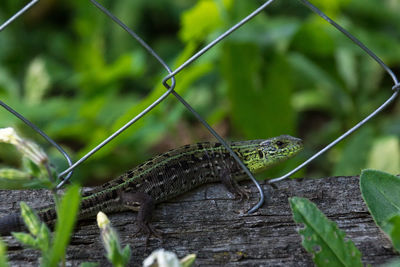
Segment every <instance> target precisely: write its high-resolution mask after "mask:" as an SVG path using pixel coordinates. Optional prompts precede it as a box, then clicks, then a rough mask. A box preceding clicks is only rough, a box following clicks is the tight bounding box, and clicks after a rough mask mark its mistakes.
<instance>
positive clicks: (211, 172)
mask: <svg viewBox="0 0 400 267" xmlns="http://www.w3.org/2000/svg"><path fill="white" fill-rule="evenodd" d="M230 145H231V148H232V149H233V151H234V152H235V153H237V155H238V156H239V157H240V159H241V160H242V161H243V162H244V163H245V165H246V166H247V167H248V168H249V170H250V171H251V172H252V173H258V172H260V171H262V170H265V169H266V168H268V167H270V166H271V165H274V164H276V163H278V162H280V161H283V160H286V159H288V158H290V157H292V156H294V155H296V154H297V153H298V152H299V151H300V150H301V149H302V148H303V144H302V141H301V140H300V139H298V138H294V137H291V136H289V135H281V136H278V137H274V138H270V139H265V140H250V141H237V142H232V143H230ZM246 178H247V176H246V174H245V173H244V171H243V170H242V168H240V166H239V164H238V163H237V162H236V161H235V159H234V158H233V157H232V156H231V155H230V153H229V152H228V151H227V150H226V149H225V147H224V146H222V145H221V144H220V143H212V142H204V143H197V144H193V145H186V146H183V147H181V148H178V149H174V150H170V151H168V152H165V153H163V154H161V155H158V156H156V157H154V158H152V159H150V160H148V161H146V162H145V163H143V164H141V165H139V166H137V167H136V168H134V169H132V170H130V171H128V172H126V173H125V174H123V175H121V176H119V177H118V178H116V179H114V180H111V181H110V182H107V183H105V184H103V185H102V186H100V187H98V188H96V189H94V190H92V191H89V192H86V193H84V194H83V199H82V203H81V207H80V212H79V217H78V219H85V218H90V217H94V216H95V215H96V214H97V213H98V212H99V211H103V212H106V213H107V212H119V211H124V210H134V211H138V216H137V225H138V228H139V231H143V232H145V233H146V234H147V236H149V235H150V234H153V235H156V236H157V235H158V234H157V232H156V231H155V230H154V229H153V227H151V224H150V220H151V215H152V211H153V209H154V205H155V204H157V203H160V202H163V201H165V200H168V199H171V198H173V197H175V196H178V195H180V194H182V193H184V192H187V191H190V190H192V189H193V188H195V187H197V186H199V185H202V184H205V183H211V182H218V181H222V183H223V184H224V185H225V186H226V187H227V189H228V190H229V191H230V192H232V193H234V194H235V195H236V196H239V197H240V198H242V197H243V196H246V197H247V192H246V191H245V190H243V189H242V188H241V187H240V186H239V185H238V183H237V182H238V181H241V180H243V179H246ZM38 215H39V217H40V218H41V220H42V221H44V222H45V223H47V224H48V225H53V224H54V223H55V220H56V211H55V209H54V207H53V206H48V207H45V208H43V209H41V210H40V211H39V212H38ZM23 229H24V224H23V222H22V219H21V217H20V215H19V214H17V213H15V214H10V215H7V216H5V217H3V218H1V219H0V234H1V235H9V234H10V232H11V231H20V230H23Z"/></svg>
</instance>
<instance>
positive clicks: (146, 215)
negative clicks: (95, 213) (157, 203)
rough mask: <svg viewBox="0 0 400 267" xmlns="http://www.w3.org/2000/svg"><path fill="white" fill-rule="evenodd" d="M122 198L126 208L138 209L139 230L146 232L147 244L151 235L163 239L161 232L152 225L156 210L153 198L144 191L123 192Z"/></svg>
mask: <svg viewBox="0 0 400 267" xmlns="http://www.w3.org/2000/svg"><path fill="white" fill-rule="evenodd" d="M120 198H121V202H122V205H124V206H125V207H126V208H128V209H130V210H133V211H137V212H138V216H137V226H138V231H137V233H139V232H143V233H145V234H146V244H147V240H148V238H149V237H150V235H153V236H155V237H157V238H160V239H161V234H160V233H159V232H158V231H156V230H155V229H154V227H153V226H151V224H150V222H151V218H152V215H153V210H154V200H153V198H152V197H151V196H150V195H148V194H146V193H143V192H121V193H120Z"/></svg>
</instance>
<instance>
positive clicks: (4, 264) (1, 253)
mask: <svg viewBox="0 0 400 267" xmlns="http://www.w3.org/2000/svg"><path fill="white" fill-rule="evenodd" d="M0 266H1V267H8V266H9V265H8V260H7V247H6V245H5V244H4V242H3V240H1V239H0Z"/></svg>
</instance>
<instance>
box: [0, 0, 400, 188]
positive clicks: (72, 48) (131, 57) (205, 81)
mask: <svg viewBox="0 0 400 267" xmlns="http://www.w3.org/2000/svg"><path fill="white" fill-rule="evenodd" d="M312 2H313V3H314V4H315V5H317V6H318V7H319V8H321V9H322V10H323V11H324V12H326V13H327V14H328V15H329V16H331V17H332V18H333V19H334V20H336V21H337V22H338V23H340V24H341V25H342V26H344V27H345V28H346V29H348V30H349V31H350V32H351V33H353V34H354V35H355V36H356V37H358V38H359V39H360V40H361V41H363V42H364V43H365V44H366V45H367V46H368V47H369V48H370V49H371V50H372V51H374V52H375V53H376V54H377V55H378V56H380V57H381V58H382V59H383V61H384V62H385V63H387V64H388V65H389V66H390V67H391V68H393V69H394V71H395V72H396V71H397V73H399V70H400V18H399V16H398V11H399V10H400V2H399V1H396V0H340V1H338V0H324V1H322V0H318V1H312ZM25 3H26V1H21V0H4V1H2V3H1V4H0V21H5V20H6V19H7V18H9V17H10V16H11V15H12V14H14V13H15V12H16V11H17V10H19V9H20V8H21V7H22V6H23V5H24V4H25ZM101 3H102V4H104V5H105V6H106V7H108V8H110V10H111V11H112V12H113V13H114V14H115V15H116V16H117V17H119V18H120V19H121V20H122V21H123V22H124V23H126V24H127V25H129V26H130V27H131V28H133V29H134V30H135V31H137V32H138V34H139V35H140V36H141V37H142V38H143V39H144V40H145V41H146V42H148V43H149V44H150V45H151V46H152V47H153V48H154V49H155V50H156V51H157V52H158V53H159V54H160V55H161V57H163V58H164V59H165V60H166V61H167V62H168V64H170V66H171V67H172V68H175V67H177V66H178V65H180V64H181V63H182V62H183V61H184V60H186V59H187V58H189V57H190V56H191V55H192V54H194V53H195V52H196V51H197V50H198V49H200V48H201V47H203V46H204V45H205V44H207V43H208V42H210V41H211V40H213V39H214V38H215V37H217V36H218V35H219V34H220V33H222V32H223V31H225V30H226V29H228V28H229V27H231V26H232V25H233V24H234V23H236V22H237V21H239V20H240V19H241V18H243V17H244V16H246V15H247V14H249V13H250V12H251V11H252V10H254V9H255V8H256V7H257V6H258V5H260V4H261V3H262V1H255V0H254V1H240V0H237V1H235V0H219V1H218V0H215V1H213V0H200V1H188V0H186V1H182V0H175V1H164V0H159V1H145V0H136V1H102V2H101ZM165 75H166V72H165V71H164V70H163V69H162V67H161V66H160V65H159V64H158V63H157V62H156V61H155V60H154V59H153V58H152V57H151V56H149V55H148V54H146V52H145V51H144V50H143V49H142V47H140V46H139V45H138V44H137V43H136V42H135V41H134V40H133V39H132V38H131V37H130V36H129V35H128V34H126V33H125V32H124V31H123V30H122V29H120V28H119V27H118V26H117V25H116V24H115V23H113V22H111V21H110V20H109V19H108V18H107V17H105V16H104V15H103V14H102V13H101V12H100V11H99V10H97V9H96V8H95V7H94V6H93V5H91V4H90V3H89V2H88V1H61V0H60V1H55V0H41V1H40V2H39V3H38V4H37V5H36V6H35V7H34V8H33V9H32V10H30V11H28V12H27V13H26V14H25V15H23V16H22V17H21V18H20V19H18V20H17V21H16V22H14V23H13V24H12V25H11V26H9V27H8V28H7V29H6V30H5V31H3V32H1V33H0V98H1V99H2V100H4V101H5V102H6V103H8V104H9V105H11V106H12V107H14V108H15V109H16V110H18V111H20V112H21V113H22V114H24V115H25V116H27V117H28V118H29V119H30V120H31V121H32V122H34V123H35V124H37V125H38V126H39V127H40V128H41V129H42V130H43V131H45V132H46V133H47V134H48V135H49V136H51V137H52V138H54V139H55V140H56V141H57V142H59V143H60V144H62V146H63V147H64V149H66V150H67V151H68V152H69V153H70V154H71V155H72V156H73V158H74V159H75V160H77V159H78V158H79V157H81V156H83V155H84V154H85V153H86V152H88V151H89V150H90V149H91V148H93V147H94V146H95V145H97V144H98V143H100V142H101V141H102V140H103V139H104V138H106V137H107V136H109V135H110V134H111V133H112V132H114V131H115V130H116V129H118V128H120V127H121V126H122V125H123V124H125V123H126V122H127V121H128V120H129V119H130V118H132V117H133V116H135V115H137V114H138V113H139V112H140V111H141V110H142V109H143V108H145V107H146V106H148V105H149V104H150V103H151V102H152V101H153V100H155V99H156V98H157V97H159V96H160V95H161V94H162V93H163V92H164V90H165V89H164V88H163V87H162V86H161V85H160V84H161V80H162V78H163V77H164V76H165ZM391 87H392V81H391V80H390V78H389V77H388V76H387V75H385V73H384V71H383V69H381V68H380V67H379V66H378V64H376V63H375V62H374V61H372V60H371V59H370V58H369V57H368V56H367V55H365V53H363V52H362V51H361V50H360V49H359V48H358V47H356V46H355V45H354V44H353V43H351V41H349V40H348V39H347V38H346V37H345V36H343V35H342V34H340V33H339V32H338V31H336V30H335V29H334V28H333V27H332V26H330V25H329V24H328V23H326V22H324V21H323V20H322V19H320V18H319V17H318V16H317V15H316V14H314V13H312V12H311V11H309V10H308V9H307V8H306V7H304V6H303V5H302V4H301V3H300V2H299V1H275V2H274V3H273V4H272V5H271V6H270V7H269V8H267V10H266V11H265V12H263V13H262V14H260V15H259V16H257V17H256V18H255V19H254V20H252V21H251V22H249V23H247V24H246V25H245V26H244V27H242V28H241V29H240V30H239V31H237V32H235V33H234V34H233V35H231V36H230V37H228V39H226V40H225V41H224V42H223V43H221V44H219V45H217V46H216V47H214V48H213V49H212V50H211V51H209V52H208V53H206V54H205V55H204V56H203V57H201V58H200V59H199V60H197V61H196V62H195V63H194V64H192V65H191V66H190V67H189V68H187V69H185V70H184V71H182V72H181V73H180V74H179V75H178V76H177V88H176V90H177V91H178V92H179V93H180V94H182V95H183V96H184V97H185V99H186V100H187V101H188V102H189V103H190V104H192V105H193V106H194V107H195V108H196V109H197V110H198V111H199V113H200V114H201V115H203V116H204V117H205V118H206V120H207V121H208V122H209V123H210V124H211V125H213V126H214V127H215V128H216V129H217V131H218V132H219V133H220V134H221V135H223V136H224V137H226V138H227V139H229V140H235V139H250V138H265V137H270V136H275V135H280V134H291V135H294V136H298V137H301V138H303V139H304V140H305V144H306V149H305V151H304V152H303V153H302V155H300V156H299V157H297V158H296V159H294V160H292V161H290V162H289V163H288V164H287V165H286V166H285V170H288V169H290V168H292V167H294V166H295V165H296V164H298V163H299V162H301V161H302V160H304V159H305V158H307V157H308V156H311V155H312V154H313V153H315V152H316V151H317V150H318V149H319V148H322V147H323V146H324V145H325V144H327V143H328V142H330V141H332V140H333V139H334V138H336V137H337V136H339V135H340V134H341V133H342V132H344V131H345V130H346V129H348V128H349V127H351V126H353V125H354V124H355V123H357V122H358V121H359V120H361V119H362V118H363V117H365V116H366V115H367V114H368V113H370V112H371V111H372V110H373V109H374V108H376V107H377V106H378V105H380V104H381V103H383V101H384V100H385V99H386V98H387V97H389V95H390V94H391V93H392V92H391V90H390V88H391ZM399 108H400V107H399V104H398V103H394V104H393V105H391V107H390V108H389V109H388V110H385V112H384V113H383V114H381V115H379V117H378V118H377V119H374V120H373V121H371V122H370V123H369V124H368V125H367V126H366V127H363V128H362V129H361V130H360V131H358V132H357V133H356V134H354V135H353V136H351V138H348V139H347V140H345V141H344V142H342V143H341V144H340V145H339V146H337V147H335V148H334V149H332V150H331V151H329V153H327V154H326V155H324V156H323V157H321V158H320V159H319V160H317V161H315V162H314V163H313V164H312V165H311V166H310V167H309V168H308V169H307V170H305V171H303V173H300V174H298V176H308V177H321V176H326V175H355V174H359V173H360V170H361V169H362V168H365V167H373V168H378V169H382V170H386V171H388V172H391V173H399V171H400V154H399V141H398V136H399V135H400V126H399V125H400V123H399V122H400V121H399V116H397V115H398V111H399ZM8 126H13V127H16V128H17V129H18V130H19V131H20V132H22V134H23V135H24V136H29V137H30V138H31V139H34V140H35V141H38V142H40V143H41V144H42V145H45V147H47V148H48V149H47V152H48V154H49V155H50V157H51V159H52V162H53V164H54V165H56V166H58V168H59V170H60V171H62V170H63V168H64V167H66V164H65V162H64V160H63V158H61V156H60V155H59V154H58V152H57V151H56V150H55V149H54V148H52V147H50V146H48V145H47V144H46V143H45V141H43V140H42V139H41V138H40V137H39V136H38V135H37V134H35V133H34V132H33V131H32V130H30V129H28V128H27V127H26V126H25V125H23V124H22V123H21V122H19V121H18V120H17V119H16V118H14V116H12V115H10V114H9V113H8V112H6V111H1V110H0V127H8ZM201 140H213V138H212V137H211V135H210V134H209V133H208V132H207V131H206V130H205V129H204V128H203V127H202V126H201V125H200V124H199V123H198V122H197V121H196V120H195V119H194V118H193V116H192V115H191V114H190V113H189V112H188V111H186V110H185V109H184V107H183V106H182V105H181V104H179V103H178V101H177V100H175V99H174V98H173V97H172V96H170V97H169V98H168V99H167V100H166V101H164V102H163V103H162V104H161V105H159V106H158V107H157V108H156V109H155V110H153V111H152V112H151V113H150V114H148V115H146V116H145V117H144V118H143V119H141V120H140V121H139V122H138V123H136V124H135V125H134V126H132V127H131V128H129V129H128V130H127V131H125V132H124V133H123V134H122V135H120V136H119V137H118V138H117V139H115V140H114V141H113V142H111V143H110V144H109V145H107V146H106V147H105V148H103V149H102V150H101V151H99V152H98V153H96V154H95V155H94V156H93V157H91V158H90V159H89V160H88V161H86V162H85V163H84V164H83V165H81V166H80V167H79V168H78V169H77V170H76V172H75V175H74V178H75V179H85V180H86V182H88V183H97V182H96V181H99V180H102V179H109V178H112V177H115V176H116V175H118V174H120V173H122V172H124V171H125V170H127V169H129V168H131V167H133V166H135V165H136V164H137V163H139V162H142V161H144V160H146V159H148V158H149V157H151V156H153V155H155V154H157V153H159V152H163V151H165V150H167V149H170V148H175V147H178V146H180V145H183V144H186V143H192V142H196V141H201ZM5 146H7V145H3V146H2V147H0V154H1V155H0V156H1V158H2V161H3V164H6V165H18V164H20V163H19V161H18V158H19V157H18V154H17V153H16V152H15V151H13V150H12V149H11V146H8V147H7V148H10V149H5V148H6V147H5ZM13 155H15V157H14V156H13ZM282 168H283V167H278V168H276V169H274V170H271V171H269V173H267V174H264V175H262V176H261V177H262V178H266V177H267V176H268V177H271V176H275V175H278V174H282V173H283V172H284V171H285V170H284V169H282Z"/></svg>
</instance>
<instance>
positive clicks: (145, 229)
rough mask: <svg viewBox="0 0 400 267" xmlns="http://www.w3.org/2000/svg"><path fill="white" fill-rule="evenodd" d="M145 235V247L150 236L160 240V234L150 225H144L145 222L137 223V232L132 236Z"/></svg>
mask: <svg viewBox="0 0 400 267" xmlns="http://www.w3.org/2000/svg"><path fill="white" fill-rule="evenodd" d="M141 233H143V234H145V237H146V241H145V246H146V247H147V244H148V241H149V238H150V237H151V236H154V237H155V238H156V239H158V240H160V241H161V242H162V241H163V240H162V234H161V232H160V231H158V230H156V229H155V228H154V227H153V226H152V225H151V224H149V223H146V222H138V230H137V231H136V232H135V233H134V236H138V235H139V234H141Z"/></svg>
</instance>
